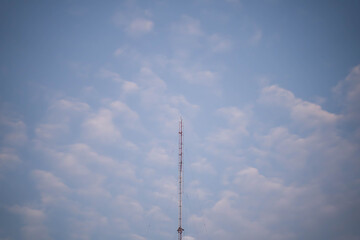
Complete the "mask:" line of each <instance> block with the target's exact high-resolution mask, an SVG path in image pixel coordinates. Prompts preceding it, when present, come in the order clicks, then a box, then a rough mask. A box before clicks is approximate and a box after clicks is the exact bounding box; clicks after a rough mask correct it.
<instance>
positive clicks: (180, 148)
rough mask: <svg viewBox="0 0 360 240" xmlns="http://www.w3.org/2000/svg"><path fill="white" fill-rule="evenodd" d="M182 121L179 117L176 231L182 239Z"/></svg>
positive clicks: (180, 239) (179, 239)
mask: <svg viewBox="0 0 360 240" xmlns="http://www.w3.org/2000/svg"><path fill="white" fill-rule="evenodd" d="M182 168H183V123H182V118H180V122H179V228H178V229H177V232H178V240H182V233H183V231H184V229H183V228H182V226H181V218H182V213H181V207H182V198H181V197H182V196H181V195H182V184H183V182H182V177H183V171H182V170H183V169H182Z"/></svg>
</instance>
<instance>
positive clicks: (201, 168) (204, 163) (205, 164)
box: [191, 158, 216, 174]
mask: <svg viewBox="0 0 360 240" xmlns="http://www.w3.org/2000/svg"><path fill="white" fill-rule="evenodd" d="M191 168H193V169H194V170H195V171H197V172H200V173H206V174H216V170H215V168H214V167H213V165H212V164H211V163H210V162H209V161H208V160H207V159H206V158H200V159H198V161H196V162H193V163H191Z"/></svg>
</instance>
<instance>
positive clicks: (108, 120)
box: [83, 109, 121, 143]
mask: <svg viewBox="0 0 360 240" xmlns="http://www.w3.org/2000/svg"><path fill="white" fill-rule="evenodd" d="M83 129H84V135H85V137H87V138H91V139H93V140H98V141H99V142H104V143H105V142H114V141H116V140H119V139H120V137H121V133H120V130H119V129H118V128H117V127H116V126H115V124H114V122H113V113H112V112H111V111H110V110H108V109H100V110H99V112H98V113H97V114H93V115H91V116H90V117H89V118H88V119H87V120H86V121H85V122H84V123H83Z"/></svg>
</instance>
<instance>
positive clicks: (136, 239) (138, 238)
mask: <svg viewBox="0 0 360 240" xmlns="http://www.w3.org/2000/svg"><path fill="white" fill-rule="evenodd" d="M130 238H131V239H132V240H146V238H145V237H143V236H140V235H138V234H131V235H130Z"/></svg>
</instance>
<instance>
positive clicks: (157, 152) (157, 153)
mask: <svg viewBox="0 0 360 240" xmlns="http://www.w3.org/2000/svg"><path fill="white" fill-rule="evenodd" d="M146 159H147V161H149V162H151V163H152V164H153V165H154V166H160V167H163V166H169V165H173V164H175V160H174V159H172V158H170V156H169V154H168V153H167V151H166V150H165V149H164V148H162V147H153V148H152V149H151V150H150V151H149V152H148V153H147V158H146ZM172 160H174V161H172Z"/></svg>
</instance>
